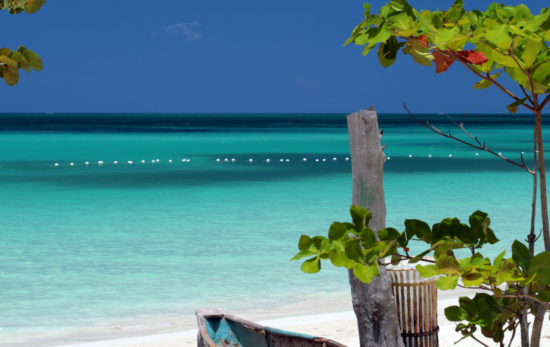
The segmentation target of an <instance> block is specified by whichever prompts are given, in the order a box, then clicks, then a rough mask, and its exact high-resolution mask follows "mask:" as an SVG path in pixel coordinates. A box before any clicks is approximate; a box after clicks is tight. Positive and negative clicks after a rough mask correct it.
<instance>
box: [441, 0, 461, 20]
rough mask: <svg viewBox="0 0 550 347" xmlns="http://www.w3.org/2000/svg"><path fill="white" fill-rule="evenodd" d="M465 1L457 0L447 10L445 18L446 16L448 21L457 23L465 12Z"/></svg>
mask: <svg viewBox="0 0 550 347" xmlns="http://www.w3.org/2000/svg"><path fill="white" fill-rule="evenodd" d="M463 7H464V1H462V0H456V1H455V2H454V4H453V6H451V8H449V9H448V10H447V11H446V12H445V15H444V17H443V18H445V22H447V23H456V22H458V21H459V20H460V18H462V14H463V13H464V8H463Z"/></svg>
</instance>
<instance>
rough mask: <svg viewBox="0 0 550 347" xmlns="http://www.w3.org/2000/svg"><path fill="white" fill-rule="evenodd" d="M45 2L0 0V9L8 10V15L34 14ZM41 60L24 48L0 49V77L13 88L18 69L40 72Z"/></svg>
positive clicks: (16, 81)
mask: <svg viewBox="0 0 550 347" xmlns="http://www.w3.org/2000/svg"><path fill="white" fill-rule="evenodd" d="M45 3H46V0H0V9H1V10H8V12H9V13H10V14H18V13H21V12H25V13H35V12H37V11H38V10H40V8H41V7H42V5H44V4H45ZM42 67H43V66H42V59H41V58H40V57H39V56H38V54H36V53H35V52H33V51H31V50H30V49H27V48H26V47H25V46H19V47H17V50H16V51H12V50H11V49H8V48H0V77H3V78H4V82H6V84H7V85H10V86H13V85H16V84H17V83H18V82H19V69H20V68H21V69H23V70H25V71H27V72H31V69H33V70H36V71H40V70H42Z"/></svg>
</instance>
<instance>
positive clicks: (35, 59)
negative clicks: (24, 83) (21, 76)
mask: <svg viewBox="0 0 550 347" xmlns="http://www.w3.org/2000/svg"><path fill="white" fill-rule="evenodd" d="M23 56H25V59H27V61H28V62H29V64H30V65H31V68H33V69H34V70H36V71H40V70H42V68H43V64H42V59H41V58H40V57H39V56H38V54H36V53H34V52H33V51H31V50H30V49H26V50H25V51H24V52H23Z"/></svg>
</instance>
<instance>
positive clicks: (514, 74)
mask: <svg viewBox="0 0 550 347" xmlns="http://www.w3.org/2000/svg"><path fill="white" fill-rule="evenodd" d="M506 73H507V74H508V76H510V77H511V78H512V79H513V80H514V81H516V82H517V83H519V84H520V85H522V86H526V87H527V85H528V84H529V80H528V78H527V76H526V75H525V74H524V73H523V71H521V69H520V68H519V67H510V66H507V67H506Z"/></svg>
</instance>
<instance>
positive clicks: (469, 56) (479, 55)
mask: <svg viewBox="0 0 550 347" xmlns="http://www.w3.org/2000/svg"><path fill="white" fill-rule="evenodd" d="M456 55H458V56H459V57H461V58H462V60H463V61H464V62H466V63H470V64H474V65H481V64H483V63H486V62H487V61H489V59H487V57H486V56H485V54H483V52H474V51H473V50H471V49H469V50H467V51H460V52H456Z"/></svg>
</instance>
